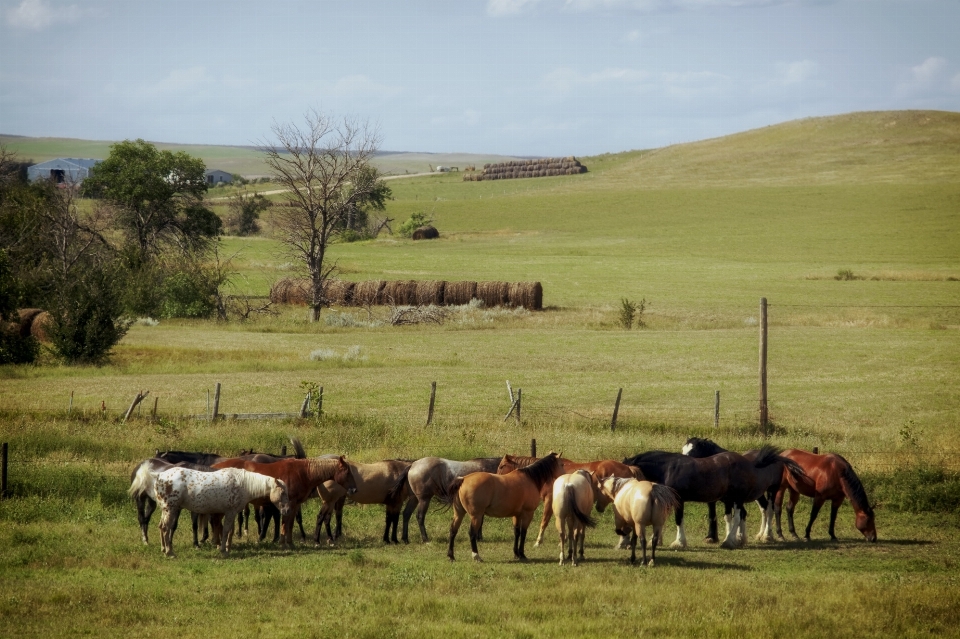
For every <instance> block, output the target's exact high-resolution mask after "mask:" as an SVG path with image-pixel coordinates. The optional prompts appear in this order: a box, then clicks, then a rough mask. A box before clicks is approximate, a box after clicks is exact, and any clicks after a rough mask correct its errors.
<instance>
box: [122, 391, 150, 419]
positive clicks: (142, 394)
mask: <svg viewBox="0 0 960 639" xmlns="http://www.w3.org/2000/svg"><path fill="white" fill-rule="evenodd" d="M149 394H150V391H140V392H139V393H137V396H136V397H134V398H133V401H132V402H131V403H130V408H128V409H127V412H126V414H125V415H124V416H123V422H121V423H126V421H127V420H128V419H130V415H133V409H134V408H136V407H137V406H139V405H140V402H142V401H143V400H144V398H145V397H146V396H147V395H149Z"/></svg>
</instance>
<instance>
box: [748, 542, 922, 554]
mask: <svg viewBox="0 0 960 639" xmlns="http://www.w3.org/2000/svg"><path fill="white" fill-rule="evenodd" d="M933 544H934V542H932V541H928V540H925V539H879V540H877V541H876V542H874V543H868V542H866V541H864V540H862V539H840V540H837V541H833V540H830V539H811V540H810V541H804V540H802V539H800V540H797V539H790V540H786V541H779V542H775V543H766V544H753V545H751V546H748V548H749V549H751V550H760V551H764V552H779V551H784V550H800V549H803V550H836V549H838V548H872V547H874V546H877V547H879V546H905V547H913V546H917V547H920V546H932V545H933Z"/></svg>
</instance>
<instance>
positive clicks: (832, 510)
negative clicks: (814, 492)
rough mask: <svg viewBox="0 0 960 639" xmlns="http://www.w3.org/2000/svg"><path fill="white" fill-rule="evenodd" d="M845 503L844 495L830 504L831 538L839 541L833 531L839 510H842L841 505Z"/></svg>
mask: <svg viewBox="0 0 960 639" xmlns="http://www.w3.org/2000/svg"><path fill="white" fill-rule="evenodd" d="M842 504H843V497H841V498H840V499H834V500H833V503H832V504H830V540H831V541H837V536H836V535H835V534H834V532H833V527H834V524H836V523H837V511H838V510H840V506H841V505H842Z"/></svg>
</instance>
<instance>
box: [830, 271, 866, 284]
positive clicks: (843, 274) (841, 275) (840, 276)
mask: <svg viewBox="0 0 960 639" xmlns="http://www.w3.org/2000/svg"><path fill="white" fill-rule="evenodd" d="M833 279H835V280H840V281H841V282H850V281H853V280H859V279H861V278H859V277H857V276H856V275H854V274H853V270H852V269H849V268H842V269H840V270H839V271H837V274H836V275H835V276H834V278H833Z"/></svg>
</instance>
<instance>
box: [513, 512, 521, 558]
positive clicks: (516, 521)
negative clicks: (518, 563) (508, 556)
mask: <svg viewBox="0 0 960 639" xmlns="http://www.w3.org/2000/svg"><path fill="white" fill-rule="evenodd" d="M513 558H514V559H520V518H519V517H514V518H513Z"/></svg>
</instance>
